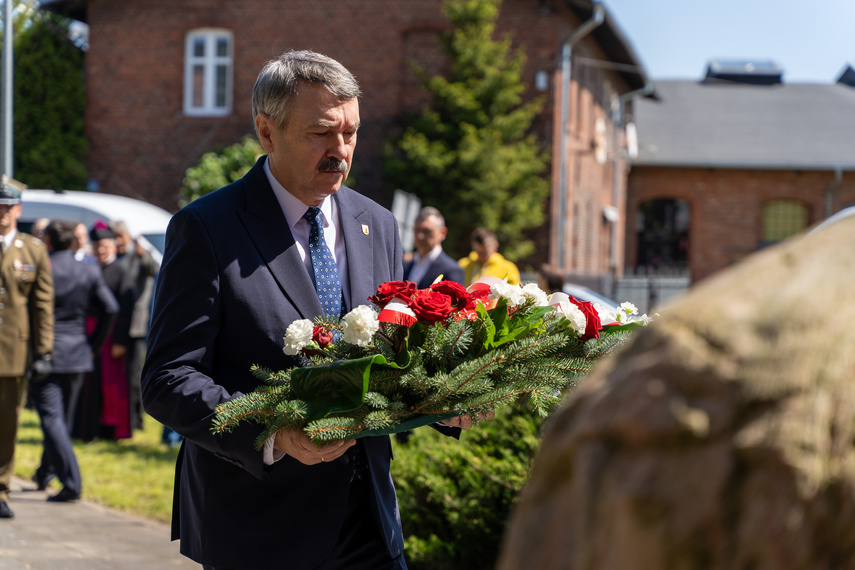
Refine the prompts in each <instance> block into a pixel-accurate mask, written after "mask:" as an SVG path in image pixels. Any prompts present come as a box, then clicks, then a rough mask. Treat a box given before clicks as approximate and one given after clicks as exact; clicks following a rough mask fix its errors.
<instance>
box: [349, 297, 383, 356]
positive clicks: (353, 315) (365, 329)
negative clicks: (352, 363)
mask: <svg viewBox="0 0 855 570" xmlns="http://www.w3.org/2000/svg"><path fill="white" fill-rule="evenodd" d="M379 329H380V322H379V321H378V320H377V313H375V312H374V309H372V308H371V307H369V306H368V305H359V306H358V307H356V308H355V309H353V310H352V311H350V312H349V313H348V314H346V315H345V316H344V317H343V318H342V319H341V335H342V336H341V338H342V340H343V341H344V342H347V343H350V344H355V345H356V346H368V345H369V344H371V339H372V338H373V337H374V333H376V332H377V331H378V330H379Z"/></svg>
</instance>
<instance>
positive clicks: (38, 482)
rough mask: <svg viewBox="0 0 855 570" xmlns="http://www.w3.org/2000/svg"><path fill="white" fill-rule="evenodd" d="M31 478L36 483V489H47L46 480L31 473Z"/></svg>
mask: <svg viewBox="0 0 855 570" xmlns="http://www.w3.org/2000/svg"><path fill="white" fill-rule="evenodd" d="M31 480H32V482H33V483H35V484H36V490H37V491H44V490H45V489H47V486H48V482H47V481H45V480H44V479H39V476H38V475H33V476H32V479H31Z"/></svg>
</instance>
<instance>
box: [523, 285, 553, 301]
mask: <svg viewBox="0 0 855 570" xmlns="http://www.w3.org/2000/svg"><path fill="white" fill-rule="evenodd" d="M522 293H523V296H525V297H526V298H527V299H531V300H532V301H534V306H535V307H546V306H547V305H549V301H548V299H547V296H546V293H544V292H543V290H542V289H541V288H540V287H538V286H537V284H536V283H528V284H526V285H523V288H522Z"/></svg>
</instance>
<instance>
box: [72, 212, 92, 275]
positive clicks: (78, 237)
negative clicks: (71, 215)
mask: <svg viewBox="0 0 855 570" xmlns="http://www.w3.org/2000/svg"><path fill="white" fill-rule="evenodd" d="M74 239H75V244H74V246H73V247H72V249H73V250H74V259H76V260H77V261H85V262H86V263H91V264H93V265H97V264H98V260H97V259H95V255H94V254H93V252H92V244H91V243H89V228H87V227H86V224H84V223H83V222H78V223H77V225H75V226H74Z"/></svg>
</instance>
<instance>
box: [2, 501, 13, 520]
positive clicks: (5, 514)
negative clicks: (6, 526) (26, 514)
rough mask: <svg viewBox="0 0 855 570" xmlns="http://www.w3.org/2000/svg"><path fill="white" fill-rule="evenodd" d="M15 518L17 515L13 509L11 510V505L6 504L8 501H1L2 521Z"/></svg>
mask: <svg viewBox="0 0 855 570" xmlns="http://www.w3.org/2000/svg"><path fill="white" fill-rule="evenodd" d="M13 518H15V513H13V512H12V509H10V508H9V505H7V504H6V501H0V519H13Z"/></svg>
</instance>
